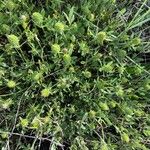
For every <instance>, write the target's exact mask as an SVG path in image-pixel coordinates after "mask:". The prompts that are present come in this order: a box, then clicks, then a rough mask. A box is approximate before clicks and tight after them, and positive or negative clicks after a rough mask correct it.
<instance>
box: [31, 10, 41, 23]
mask: <svg viewBox="0 0 150 150" xmlns="http://www.w3.org/2000/svg"><path fill="white" fill-rule="evenodd" d="M32 19H33V21H34V23H35V24H36V25H38V26H39V25H42V23H43V16H42V15H41V14H40V13H39V12H34V13H33V14H32Z"/></svg>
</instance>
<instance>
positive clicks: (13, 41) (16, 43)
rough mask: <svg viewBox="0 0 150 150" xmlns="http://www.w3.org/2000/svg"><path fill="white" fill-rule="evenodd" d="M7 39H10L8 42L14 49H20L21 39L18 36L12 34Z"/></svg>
mask: <svg viewBox="0 0 150 150" xmlns="http://www.w3.org/2000/svg"><path fill="white" fill-rule="evenodd" d="M7 38H8V41H9V43H10V45H11V46H12V47H13V48H19V47H20V45H19V38H18V37H17V36H16V35H14V34H11V35H8V36H7Z"/></svg>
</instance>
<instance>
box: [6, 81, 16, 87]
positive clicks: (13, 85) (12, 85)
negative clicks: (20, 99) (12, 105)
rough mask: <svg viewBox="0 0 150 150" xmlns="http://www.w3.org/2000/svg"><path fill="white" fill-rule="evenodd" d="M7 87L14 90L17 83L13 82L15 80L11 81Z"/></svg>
mask: <svg viewBox="0 0 150 150" xmlns="http://www.w3.org/2000/svg"><path fill="white" fill-rule="evenodd" d="M7 86H8V87H9V88H14V87H15V86H16V82H15V81H13V80H9V81H8V82H7Z"/></svg>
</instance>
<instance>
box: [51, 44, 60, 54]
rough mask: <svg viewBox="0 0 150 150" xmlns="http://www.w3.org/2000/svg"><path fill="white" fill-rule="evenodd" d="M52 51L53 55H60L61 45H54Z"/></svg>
mask: <svg viewBox="0 0 150 150" xmlns="http://www.w3.org/2000/svg"><path fill="white" fill-rule="evenodd" d="M51 50H52V53H53V54H58V53H60V45H58V44H56V43H55V44H53V45H52V46H51Z"/></svg>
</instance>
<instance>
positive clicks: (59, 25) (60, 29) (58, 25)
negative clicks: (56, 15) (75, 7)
mask: <svg viewBox="0 0 150 150" xmlns="http://www.w3.org/2000/svg"><path fill="white" fill-rule="evenodd" d="M55 29H56V31H58V32H63V31H64V29H65V25H64V24H63V23H62V22H57V23H56V24H55Z"/></svg>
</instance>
